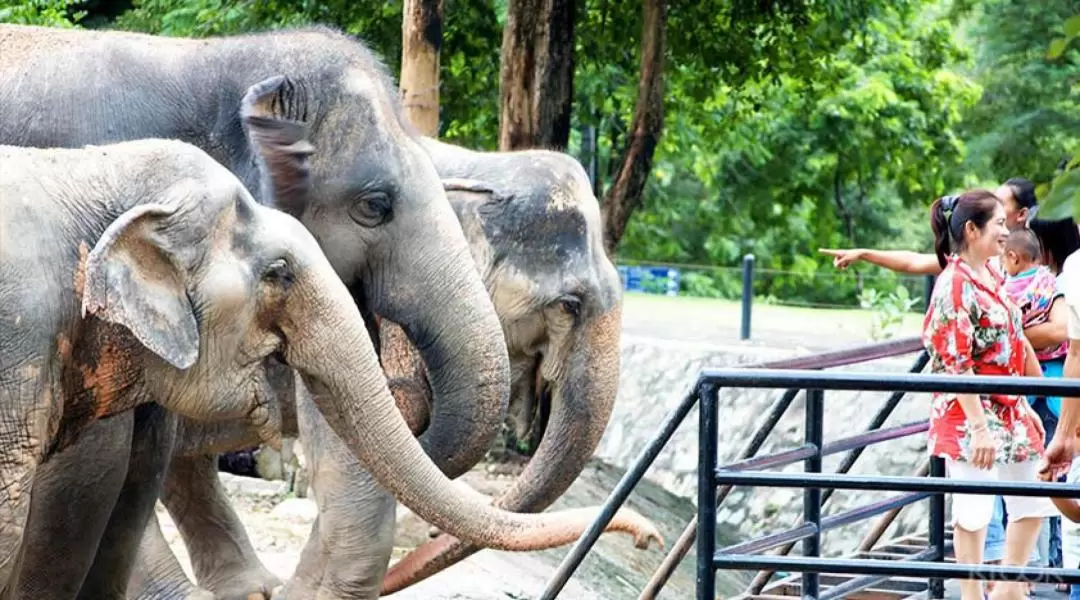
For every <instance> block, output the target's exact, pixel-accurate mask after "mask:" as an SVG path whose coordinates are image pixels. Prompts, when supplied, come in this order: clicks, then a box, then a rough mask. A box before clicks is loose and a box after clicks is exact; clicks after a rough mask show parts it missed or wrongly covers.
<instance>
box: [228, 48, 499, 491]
mask: <svg viewBox="0 0 1080 600" xmlns="http://www.w3.org/2000/svg"><path fill="white" fill-rule="evenodd" d="M328 41H330V40H328ZM331 43H341V41H340V40H336V39H335V40H332V41H331ZM324 50H325V49H324ZM337 50H338V51H339V52H340V54H339V55H335V56H337V58H335V59H334V60H342V59H341V58H340V57H341V56H346V57H347V56H356V55H357V53H358V52H361V51H362V48H361V47H360V46H359V45H357V44H355V43H353V42H351V41H349V42H347V47H346V46H343V47H342V48H339V49H337ZM324 58H326V57H325V56H324ZM327 73H328V74H326V75H325V78H326V79H327V81H320V82H311V81H307V82H304V81H300V80H297V81H294V80H292V79H289V78H286V77H283V76H274V77H270V78H269V79H266V80H264V81H262V82H260V83H257V84H255V85H253V86H251V87H250V88H249V89H248V91H247V93H246V95H245V96H244V98H243V101H242V103H241V115H242V123H243V128H244V131H245V132H246V135H247V137H248V139H249V140H250V146H251V148H252V149H253V152H254V158H255V161H254V162H253V163H252V164H253V165H255V166H257V167H258V169H257V172H258V174H259V175H260V176H261V178H262V182H261V190H262V192H261V196H262V197H263V199H264V201H266V200H267V199H269V201H270V202H271V203H272V205H273V206H275V207H276V208H279V209H281V210H283V211H285V212H286V213H288V214H290V215H292V216H294V217H296V218H297V219H298V220H299V221H300V222H301V223H303V224H304V225H305V226H306V227H307V228H308V230H309V231H311V233H312V234H313V235H314V236H315V239H316V240H318V242H319V244H320V246H321V247H322V249H323V252H325V254H326V256H327V258H328V259H329V261H330V264H331V265H332V266H333V268H334V271H335V272H336V273H337V274H338V276H339V277H340V278H341V279H342V281H343V282H344V283H345V284H346V286H347V288H348V289H349V290H350V293H351V294H352V296H353V298H354V301H355V302H356V303H357V305H358V306H359V307H360V309H361V311H362V314H365V317H366V318H367V320H368V323H369V331H371V332H372V334H373V335H372V337H373V338H377V335H374V318H373V317H385V318H388V319H390V320H392V321H394V322H396V323H400V324H401V325H402V326H403V328H404V330H405V332H406V334H407V336H408V338H409V340H410V341H411V342H412V344H413V345H415V347H416V348H418V349H419V351H420V353H421V355H422V356H423V359H424V362H425V363H426V364H427V366H428V370H429V373H430V378H431V388H432V389H433V393H434V396H435V397H436V398H438V402H439V407H438V408H436V409H435V410H434V412H433V413H432V416H431V420H432V422H433V423H436V424H438V426H437V427H432V428H430V429H429V430H428V431H426V432H424V434H423V435H422V436H421V437H420V441H421V444H422V445H423V447H424V449H425V451H426V452H427V453H428V455H429V456H430V457H431V458H432V459H433V460H434V461H435V463H436V464H437V465H439V467H440V468H441V469H442V470H443V472H444V473H445V474H446V475H448V476H449V477H457V476H458V475H460V474H462V473H464V472H465V471H467V470H468V469H469V468H471V467H472V466H473V465H474V464H476V462H478V461H479V460H480V459H481V458H482V457H483V455H484V453H485V452H486V451H487V449H488V447H489V445H490V444H491V441H492V439H493V438H494V436H495V435H496V433H497V432H498V427H499V423H500V422H501V421H502V419H503V418H504V416H505V411H506V404H507V398H508V395H509V385H508V380H509V369H508V365H507V358H506V346H505V342H504V341H503V338H502V336H501V335H500V333H501V329H500V326H499V321H498V317H497V315H496V314H495V310H494V307H493V306H492V303H491V300H490V298H489V297H488V295H487V294H486V292H485V290H484V286H483V283H482V281H481V280H480V278H479V276H478V274H477V272H476V270H475V269H474V268H473V267H472V264H471V260H470V257H469V249H468V245H467V243H466V240H465V237H464V235H463V233H462V230H461V226H460V224H459V223H458V220H457V219H456V218H455V217H454V213H453V211H452V210H451V208H450V206H449V203H448V202H446V194H445V192H444V190H443V188H442V185H441V183H440V180H439V177H438V174H437V173H436V171H435V168H434V166H433V165H432V163H431V160H430V158H429V157H428V156H427V154H426V153H425V152H424V151H423V149H422V147H421V146H420V144H419V141H418V138H417V137H416V135H415V133H414V132H413V131H412V130H411V129H410V128H409V126H408V124H407V121H405V120H404V119H403V117H402V115H401V112H400V107H399V104H398V102H397V99H396V95H395V94H394V92H395V90H396V88H395V87H394V86H393V85H392V82H391V80H390V79H389V78H388V77H386V76H385V74H384V73H383V71H382V70H381V68H380V67H379V66H378V65H377V64H376V63H374V62H370V63H369V64H359V63H358V64H357V65H353V66H350V65H349V64H345V65H344V66H342V65H336V66H335V65H331V67H328V70H327ZM315 83H318V85H319V88H318V89H319V91H318V93H317V94H316V92H315V91H314V89H315ZM268 189H273V190H276V191H277V193H276V194H269V193H267V191H266V190H268ZM376 343H377V342H376Z"/></svg>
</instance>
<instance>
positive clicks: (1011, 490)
mask: <svg viewBox="0 0 1080 600" xmlns="http://www.w3.org/2000/svg"><path fill="white" fill-rule="evenodd" d="M921 349H922V348H921V344H920V343H919V340H918V338H907V339H902V340H895V341H891V342H887V343H882V344H873V345H869V346H862V347H858V348H852V349H845V350H840V351H835V352H829V353H824V354H819V355H816V356H808V357H801V358H796V359H785V360H780V361H770V362H768V363H762V364H759V365H753V366H750V367H741V368H737V369H720V370H706V371H705V372H703V373H702V374H701V376H700V377H699V379H698V381H697V382H696V383H695V385H694V386H693V388H692V390H691V392H690V393H688V394H687V396H686V397H685V398H684V399H683V400H682V401H681V402H680V403H679V405H678V406H676V407H675V409H674V410H672V412H671V413H670V414H669V415H668V416H667V417H666V418H665V420H664V422H663V423H662V425H661V427H660V429H659V431H658V432H657V434H656V436H655V437H654V438H653V439H652V440H651V441H650V442H649V443H648V445H647V446H646V447H645V448H644V449H643V450H642V451H641V453H640V454H639V456H638V457H637V459H636V460H635V461H634V463H633V464H632V465H631V466H630V468H629V469H628V470H627V472H626V473H625V474H624V475H623V477H622V478H621V479H620V481H619V482H618V484H617V485H616V487H615V489H614V490H613V491H612V492H611V494H610V495H609V497H608V499H607V500H606V501H605V503H604V506H603V508H602V510H601V512H600V514H599V516H598V517H597V520H596V521H595V522H594V523H593V524H592V525H591V526H590V527H589V528H588V529H587V530H586V531H585V532H583V533H582V535H581V537H580V538H579V539H578V541H577V542H576V543H575V545H574V547H573V548H572V549H571V551H570V552H569V553H568V554H567V556H566V557H565V558H564V560H563V561H562V563H561V564H560V565H559V568H558V570H557V571H556V573H555V575H554V576H553V577H552V579H551V580H550V581H549V582H548V585H547V587H546V588H545V590H544V592H543V593H542V595H541V596H540V598H541V599H544V600H551V599H554V598H556V597H557V596H558V594H559V592H560V591H561V590H562V589H563V587H564V586H565V585H566V583H567V581H568V580H569V578H570V577H571V576H572V575H573V573H574V571H575V570H576V569H577V567H578V566H579V565H580V563H581V562H582V560H583V559H584V557H585V555H586V554H587V553H588V552H589V550H590V549H591V548H592V546H593V545H594V544H595V543H596V541H597V539H598V538H599V536H600V535H601V533H602V532H603V530H604V528H605V527H606V526H607V524H608V523H609V522H610V521H611V519H612V517H613V516H614V515H615V513H616V511H617V510H618V509H619V508H620V507H621V506H622V505H623V504H624V503H625V501H626V499H627V498H628V497H629V495H630V493H631V492H632V491H633V488H634V487H635V486H636V485H637V483H638V482H639V481H640V480H641V478H642V477H643V476H644V474H645V472H646V471H647V470H648V469H649V467H650V466H651V465H652V463H653V461H654V460H655V459H656V458H657V456H658V455H659V454H660V452H661V451H662V450H663V448H664V446H665V445H666V444H667V443H668V441H669V440H670V439H671V437H672V436H673V435H674V433H675V431H676V429H677V428H678V427H679V425H680V424H681V423H682V422H683V421H684V420H685V419H686V416H687V415H688V414H689V413H690V411H691V410H692V409H693V408H694V406H695V405H698V402H699V400H700V401H701V405H700V407H701V411H700V415H699V430H700V431H699V435H700V438H699V445H700V447H699V451H700V452H701V454H700V455H699V460H700V461H701V462H699V486H698V496H699V497H698V514H697V516H695V518H694V519H693V520H692V521H691V522H690V524H689V525H688V526H687V528H686V530H684V532H683V534H682V536H681V537H680V538H679V540H678V542H676V544H674V545H673V547H672V549H671V551H670V552H669V553H668V554H667V556H665V558H664V561H663V563H662V564H661V565H660V567H659V568H658V569H657V571H656V572H655V573H654V574H653V577H652V579H651V580H650V581H649V582H648V584H647V585H646V587H645V588H644V589H643V591H642V593H641V595H640V596H639V600H652V599H653V598H655V597H656V595H657V594H658V593H659V592H660V590H661V589H662V588H663V587H664V585H665V583H666V582H667V581H668V579H669V578H670V576H671V574H672V573H673V572H674V570H675V569H676V567H678V565H679V563H680V562H681V561H682V559H683V558H684V557H685V555H686V554H687V552H688V551H689V548H690V547H691V546H692V545H693V544H694V543H695V541H696V542H697V545H698V552H697V555H698V557H697V560H698V564H697V571H698V578H697V585H698V593H697V597H698V598H699V599H703V598H714V597H715V575H716V569H717V568H730V569H746V568H749V569H758V570H760V572H759V574H758V577H757V578H756V579H755V580H754V583H753V584H751V587H750V589H749V590H748V593H749V594H751V595H753V594H758V593H760V592H761V589H762V587H764V585H765V584H766V583H767V582H768V579H769V578H770V577H771V576H772V574H773V573H774V572H775V571H776V570H778V569H782V570H785V571H793V572H801V573H804V576H803V579H804V582H803V583H804V589H803V597H813V598H818V597H820V598H839V597H844V596H845V595H847V594H851V593H854V592H858V591H860V590H863V589H867V588H869V587H871V586H873V585H875V584H877V583H878V582H881V581H883V580H885V579H888V578H889V577H890V576H894V575H904V574H907V575H916V576H925V577H927V578H928V579H929V580H930V581H929V592H930V594H929V595H930V597H932V598H941V597H943V592H944V586H943V581H942V579H943V578H949V577H958V576H962V577H965V578H966V577H983V578H988V579H997V580H1002V579H1004V580H1007V579H1016V578H1018V577H1036V578H1039V579H1040V580H1047V579H1050V578H1053V579H1054V580H1055V581H1062V582H1069V583H1072V582H1077V583H1080V570H1061V569H1055V570H1052V571H1051V570H1048V569H1020V568H1017V567H986V566H983V567H980V568H973V567H970V566H966V565H952V564H946V563H942V562H941V561H942V559H943V558H944V556H945V552H946V549H947V546H946V537H945V504H944V496H943V494H944V493H946V492H950V493H952V492H957V491H960V492H970V491H972V490H975V491H974V493H987V494H994V495H1000V494H1016V495H1039V496H1045V495H1047V490H1050V489H1052V490H1054V495H1055V496H1057V497H1070V498H1080V486H1078V485H1068V486H1063V485H1062V484H1043V483H1023V484H1016V483H1010V484H1004V483H998V482H989V483H986V484H977V483H970V482H968V483H964V482H957V481H955V480H949V481H934V480H933V479H930V480H928V479H925V478H924V477H923V476H924V475H927V474H929V475H930V476H931V477H936V478H940V477H943V476H944V466H943V462H942V461H941V460H940V459H933V460H927V461H926V462H924V464H923V466H922V467H921V468H920V470H919V473H918V476H916V477H878V478H873V477H871V478H867V477H861V476H860V477H854V478H846V477H844V474H845V473H847V472H848V471H849V470H850V469H851V468H852V467H853V466H854V464H855V462H856V461H857V460H858V458H859V456H860V455H861V454H862V452H863V451H864V450H865V448H866V447H867V446H869V445H872V444H875V443H880V442H884V441H888V440H892V439H899V438H902V437H906V436H909V435H914V434H918V433H921V432H925V431H926V430H927V429H928V424H927V423H926V422H925V421H924V422H919V423H909V424H905V425H901V426H898V427H891V428H887V429H882V426H883V425H884V423H885V421H886V420H887V419H888V417H889V416H890V415H891V414H892V412H893V410H894V409H895V408H896V406H897V405H898V404H899V402H900V400H901V399H902V398H903V396H904V395H905V394H906V393H908V392H930V391H942V392H955V391H956V390H957V386H961V387H964V386H967V387H964V389H965V390H966V391H970V392H974V393H978V392H986V391H995V392H996V393H1015V392H1016V391H1017V390H1023V393H1025V394H1031V395H1050V396H1070V397H1076V396H1080V382H1077V381H1064V380H1061V379H1057V380H1054V379H1039V378H1008V379H1005V378H1001V377H946V378H942V377H940V376H923V375H915V373H919V372H920V371H922V369H923V368H924V367H925V365H926V362H927V356H926V354H925V352H921ZM916 351H919V356H918V358H917V359H916V361H915V363H914V364H913V365H912V367H911V369H910V371H909V374H908V375H888V374H881V373H835V372H834V373H829V372H821V371H820V369H826V368H831V367H838V366H845V365H851V364H857V363H861V362H866V361H870V360H876V359H881V358H888V357H895V356H901V355H905V354H910V353H912V352H916ZM778 378H779V379H778ZM972 386H973V387H972ZM740 387H741V388H759V389H784V388H786V390H787V391H786V392H785V393H784V394H782V395H781V396H780V398H778V399H777V400H776V401H775V402H774V403H773V405H772V407H771V409H770V411H769V412H768V414H767V415H766V417H765V419H764V421H763V422H762V424H761V425H760V426H759V427H758V429H757V430H756V431H755V433H754V435H753V436H752V437H751V439H750V440H749V442H748V443H747V445H746V446H745V447H744V448H743V450H742V452H741V454H740V459H739V462H737V463H734V464H732V465H727V466H726V467H723V468H717V467H716V463H717V456H716V449H717V435H716V433H717V432H716V428H717V421H716V409H717V405H718V398H719V391H720V389H721V388H740ZM969 388H970V389H969ZM801 390H807V402H806V425H807V427H806V439H805V440H804V444H803V445H802V446H800V447H798V448H794V449H791V450H786V451H783V452H780V453H777V454H774V455H770V456H765V457H757V456H756V455H757V452H758V451H759V450H760V448H761V447H762V446H763V445H764V443H765V442H766V440H767V439H768V437H769V435H770V433H771V432H772V431H773V429H774V428H775V426H776V425H777V423H778V422H779V421H780V419H781V418H782V417H783V416H784V414H785V413H786V412H787V410H788V408H789V407H790V405H791V404H792V402H793V400H794V399H795V398H796V397H797V395H798V393H799V392H800V391H801ZM825 390H848V391H888V392H892V394H891V395H890V397H889V398H888V400H886V402H885V403H884V405H883V406H882V407H881V408H880V410H879V411H878V412H877V413H876V414H875V415H874V417H873V418H872V419H871V421H870V423H869V425H868V427H867V428H866V431H865V432H864V433H862V434H859V435H856V436H852V437H848V438H844V439H842V440H837V441H834V442H831V443H829V444H824V443H823V440H822V439H821V438H822V434H823V431H822V429H821V423H822V419H823V410H824V406H823V403H824V391H825ZM709 415H711V416H709ZM710 433H711V435H710ZM845 451H846V452H849V454H848V455H847V456H846V457H845V459H844V460H843V461H842V463H841V465H840V467H839V468H838V469H837V471H836V474H828V475H825V474H822V473H821V472H820V469H821V458H822V457H823V456H828V455H831V454H836V453H839V452H845ZM709 457H711V459H710V458H709ZM800 460H801V461H803V462H804V467H805V468H806V470H807V471H808V473H809V474H803V475H802V476H788V475H786V474H780V473H768V472H762V471H761V469H765V468H770V467H776V466H782V465H784V464H791V463H793V462H798V461H800ZM707 463H708V464H707ZM710 465H711V466H710ZM755 484H756V485H772V486H790V487H799V488H803V489H804V511H803V513H804V514H803V517H804V519H803V523H802V524H800V525H799V526H798V527H795V528H793V529H791V530H788V531H784V532H780V533H778V534H772V535H769V536H765V537H763V538H759V539H757V540H751V541H748V542H744V543H741V544H736V545H734V546H730V547H728V548H724V549H721V550H720V552H717V551H716V538H715V534H716V530H715V527H716V512H717V507H718V506H719V505H720V504H721V503H723V501H724V500H725V499H726V498H727V496H728V494H729V493H730V491H731V490H732V488H733V486H734V485H755ZM718 485H719V489H717V487H718ZM980 485H981V487H980ZM943 486H944V487H943ZM836 489H871V490H900V491H907V492H909V493H907V494H904V495H901V496H897V497H894V498H891V499H888V500H885V501H881V502H877V503H873V504H870V505H868V506H864V507H860V508H857V509H854V510H849V511H847V512H845V513H842V514H839V515H831V516H828V517H824V518H823V517H822V515H821V507H822V505H823V504H824V502H826V501H827V500H828V499H829V497H830V496H831V495H832V493H833V492H834V491H835V490H836ZM924 499H927V500H929V501H930V503H931V511H930V519H929V521H930V523H929V524H930V536H929V538H930V544H929V546H930V547H929V548H927V549H925V550H923V551H921V552H918V553H916V554H914V555H911V556H907V557H905V560H903V561H895V560H876V561H874V560H869V561H868V560H852V559H821V558H820V557H818V554H819V553H820V537H821V533H822V532H824V531H827V530H829V529H832V528H835V527H840V526H843V525H848V524H851V523H855V522H858V521H861V520H863V519H866V518H870V517H873V516H875V515H882V516H881V518H880V519H879V520H878V522H877V523H876V524H875V526H874V527H873V529H872V530H871V532H870V533H868V534H867V536H866V537H865V538H864V539H863V541H862V542H861V543H860V550H869V549H870V548H871V547H872V546H873V545H874V544H875V543H876V542H877V540H878V539H879V538H880V536H882V535H883V534H884V532H885V530H886V529H887V528H888V527H889V525H890V523H891V522H892V520H893V519H894V518H895V517H896V516H897V514H898V513H899V512H900V510H901V509H903V508H904V507H905V506H907V505H909V504H911V503H914V502H917V501H920V500H924ZM800 542H801V543H802V546H803V550H804V556H803V557H786V556H782V554H785V553H787V552H788V551H790V550H791V549H792V548H793V547H794V546H795V545H796V544H798V543H800ZM776 547H780V550H779V553H780V554H781V555H779V556H778V555H770V556H760V555H759V554H758V553H760V552H764V551H765V550H768V549H771V548H776ZM808 552H809V555H807V553H808ZM815 560H816V561H817V562H814V561H815ZM806 561H810V562H806ZM855 563H857V565H856V564H855ZM853 565H854V566H853ZM822 572H824V573H844V574H850V575H864V576H863V577H857V578H854V579H850V580H848V581H846V582H844V583H842V584H840V585H837V586H835V587H832V588H830V589H827V590H825V591H824V592H822V591H821V590H820V586H819V585H818V584H819V583H820V581H819V578H818V577H817V573H822ZM811 591H812V592H813V593H810V592H811Z"/></svg>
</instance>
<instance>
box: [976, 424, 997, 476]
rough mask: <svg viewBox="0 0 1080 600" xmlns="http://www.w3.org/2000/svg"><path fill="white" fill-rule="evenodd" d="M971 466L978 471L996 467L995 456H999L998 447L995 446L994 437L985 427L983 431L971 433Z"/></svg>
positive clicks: (978, 430) (984, 426) (977, 430)
mask: <svg viewBox="0 0 1080 600" xmlns="http://www.w3.org/2000/svg"><path fill="white" fill-rule="evenodd" d="M971 442H972V443H971V464H972V466H974V467H975V468H977V469H989V468H990V467H992V466H994V455H995V454H997V446H996V445H995V444H994V436H992V435H990V430H989V429H987V428H986V425H983V426H982V428H981V429H974V430H972V432H971Z"/></svg>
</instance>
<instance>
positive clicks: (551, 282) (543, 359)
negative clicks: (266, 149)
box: [383, 139, 622, 593]
mask: <svg viewBox="0 0 1080 600" xmlns="http://www.w3.org/2000/svg"><path fill="white" fill-rule="evenodd" d="M424 145H425V148H426V149H427V150H428V152H429V153H430V154H431V156H432V158H433V160H434V162H435V167H436V169H437V170H438V171H439V174H440V176H441V177H443V184H444V186H445V188H446V190H447V195H448V197H449V199H450V202H451V204H452V205H453V207H454V211H455V212H456V213H457V216H458V219H459V220H460V222H461V224H462V228H463V230H464V231H465V235H466V237H467V238H468V239H469V243H470V247H471V252H472V257H473V260H474V262H475V264H476V267H477V269H478V270H479V272H480V274H481V277H482V278H483V280H484V282H485V284H486V286H487V289H488V293H489V294H490V296H491V298H492V301H493V302H494V304H495V309H496V312H498V314H499V319H500V321H501V323H502V328H503V332H504V335H505V338H506V344H507V349H508V351H509V356H510V368H511V399H510V413H511V416H512V417H513V421H514V429H515V433H516V435H517V437H518V438H519V439H520V440H525V439H528V438H532V439H535V438H539V439H540V441H539V445H538V446H537V447H536V448H535V452H534V453H533V456H532V457H531V459H530V460H529V463H528V464H527V466H526V467H525V469H524V471H523V472H522V473H521V474H520V475H519V476H518V478H517V479H516V480H515V482H514V484H513V485H512V486H511V488H510V489H508V490H507V491H506V492H505V493H504V494H503V495H502V496H500V497H499V498H498V499H497V500H496V505H497V506H499V507H502V508H505V509H507V510H513V511H522V512H539V511H542V510H544V509H545V508H547V507H548V506H550V505H551V504H552V503H553V502H554V501H555V500H556V499H558V498H559V497H560V496H561V495H562V494H563V493H564V492H565V491H566V490H567V489H568V488H569V487H570V485H571V483H573V481H574V480H575V479H576V478H577V476H578V475H579V474H580V473H581V470H582V468H583V467H584V466H585V463H586V462H587V461H588V459H589V458H590V457H591V456H592V453H593V451H594V450H595V449H596V446H597V445H598V444H599V442H600V438H601V437H602V435H603V433H604V429H605V428H606V426H607V423H608V420H609V418H610V416H611V411H612V407H613V404H614V401H615V395H616V391H617V388H618V380H619V351H620V347H619V336H620V331H621V319H620V309H621V301H622V286H621V285H620V281H619V277H618V273H617V271H616V270H615V267H614V265H613V264H612V263H611V261H610V260H609V258H608V257H607V254H606V252H605V251H604V247H603V243H602V239H601V235H602V228H601V227H600V209H599V203H598V202H597V201H596V198H595V197H594V196H593V194H592V191H591V188H590V185H589V180H588V177H587V176H586V174H585V171H584V169H582V167H581V165H580V164H579V163H578V162H577V161H576V160H574V159H573V158H572V157H570V156H568V155H566V154H562V153H556V152H549V151H540V150H529V151H521V152H474V151H470V150H467V149H464V148H460V147H457V146H454V145H451V144H446V143H442V142H438V141H435V140H432V139H425V140H424ZM438 402H439V400H438V399H435V400H434V402H433V405H434V407H435V409H436V410H437V408H438ZM433 426H434V425H429V428H430V427H433ZM478 549H479V548H477V547H475V546H468V545H464V544H462V543H461V542H458V541H457V540H454V539H453V538H451V537H449V536H446V535H443V536H441V537H440V538H439V539H437V540H436V541H434V542H431V543H430V544H429V547H423V548H421V549H418V550H416V552H415V553H414V554H413V555H409V556H407V557H406V558H404V559H403V560H402V561H401V562H400V563H398V564H396V565H395V566H394V567H393V568H391V570H390V571H389V572H388V574H387V577H386V580H385V583H386V585H385V586H384V588H383V593H390V592H393V591H396V590H398V589H401V588H402V587H404V586H406V585H409V584H411V583H414V582H415V581H418V580H419V579H422V578H424V577H426V576H429V575H431V574H433V573H435V572H437V571H438V570H440V569H442V568H445V567H447V566H449V565H451V564H453V563H454V562H456V561H458V560H461V559H462V558H464V557H465V556H468V555H469V554H471V553H472V552H475V551H476V550H478Z"/></svg>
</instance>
